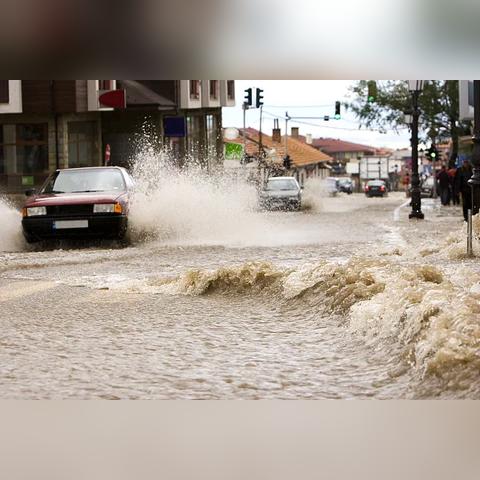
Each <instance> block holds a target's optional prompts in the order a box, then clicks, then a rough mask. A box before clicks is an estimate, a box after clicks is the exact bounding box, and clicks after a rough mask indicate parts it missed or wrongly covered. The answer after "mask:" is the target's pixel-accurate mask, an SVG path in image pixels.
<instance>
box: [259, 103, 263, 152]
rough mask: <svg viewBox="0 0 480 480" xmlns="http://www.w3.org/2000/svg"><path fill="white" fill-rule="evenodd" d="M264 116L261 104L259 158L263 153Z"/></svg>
mask: <svg viewBox="0 0 480 480" xmlns="http://www.w3.org/2000/svg"><path fill="white" fill-rule="evenodd" d="M262 116H263V105H261V106H260V131H259V135H258V139H259V143H258V158H259V159H260V157H261V156H262V154H263V143H262V141H263V134H262Z"/></svg>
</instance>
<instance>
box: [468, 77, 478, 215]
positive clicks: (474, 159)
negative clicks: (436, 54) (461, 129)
mask: <svg viewBox="0 0 480 480" xmlns="http://www.w3.org/2000/svg"><path fill="white" fill-rule="evenodd" d="M473 104H474V112H473V139H472V140H473V152H472V168H473V175H472V177H471V178H470V180H469V181H468V183H469V184H470V187H471V188H472V215H476V214H477V213H478V211H479V207H480V80H474V81H473Z"/></svg>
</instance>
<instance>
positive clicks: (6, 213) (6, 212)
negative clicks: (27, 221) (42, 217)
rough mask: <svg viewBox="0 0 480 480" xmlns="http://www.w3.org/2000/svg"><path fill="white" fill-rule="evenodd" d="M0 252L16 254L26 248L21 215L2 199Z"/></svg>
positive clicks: (0, 208) (0, 206) (0, 201)
mask: <svg viewBox="0 0 480 480" xmlns="http://www.w3.org/2000/svg"><path fill="white" fill-rule="evenodd" d="M0 218H1V222H2V226H1V227H0V252H14V251H18V250H21V249H22V248H23V247H24V240H23V236H22V225H21V216H20V213H19V212H18V211H17V210H16V209H15V208H13V206H12V205H10V203H9V202H8V201H7V200H4V199H2V198H0Z"/></svg>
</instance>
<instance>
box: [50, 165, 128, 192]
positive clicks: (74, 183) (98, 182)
mask: <svg viewBox="0 0 480 480" xmlns="http://www.w3.org/2000/svg"><path fill="white" fill-rule="evenodd" d="M123 190H125V181H124V179H123V175H122V173H121V172H120V171H119V170H117V169H113V168H112V169H107V168H105V169H91V170H88V169H85V170H60V171H59V172H55V173H54V174H53V175H52V177H50V178H49V179H48V181H47V183H46V185H45V187H44V188H43V190H42V193H85V192H112V191H123Z"/></svg>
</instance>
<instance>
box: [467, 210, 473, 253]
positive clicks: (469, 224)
mask: <svg viewBox="0 0 480 480" xmlns="http://www.w3.org/2000/svg"><path fill="white" fill-rule="evenodd" d="M472 237H473V225H472V211H471V210H468V222H467V255H468V256H469V257H473V246H472Z"/></svg>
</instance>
